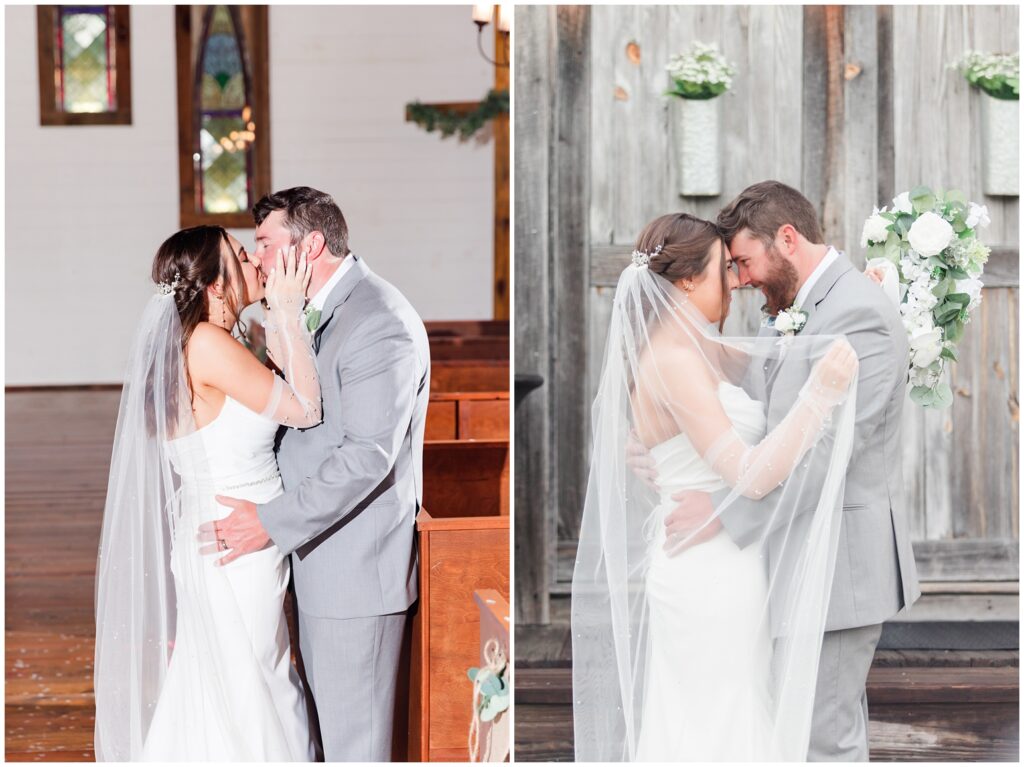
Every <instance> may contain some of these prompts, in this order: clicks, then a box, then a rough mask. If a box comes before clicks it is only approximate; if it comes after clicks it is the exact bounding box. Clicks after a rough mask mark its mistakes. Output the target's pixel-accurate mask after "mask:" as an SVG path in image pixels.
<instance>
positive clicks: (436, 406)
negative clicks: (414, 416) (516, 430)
mask: <svg viewBox="0 0 1024 767" xmlns="http://www.w3.org/2000/svg"><path fill="white" fill-rule="evenodd" d="M508 432H509V398H508V391H492V392H438V393H436V394H431V395H430V404H429V406H428V407H427V429H426V440H427V441H428V442H431V441H436V440H452V439H508Z"/></svg>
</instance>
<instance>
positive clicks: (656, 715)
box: [572, 214, 857, 761]
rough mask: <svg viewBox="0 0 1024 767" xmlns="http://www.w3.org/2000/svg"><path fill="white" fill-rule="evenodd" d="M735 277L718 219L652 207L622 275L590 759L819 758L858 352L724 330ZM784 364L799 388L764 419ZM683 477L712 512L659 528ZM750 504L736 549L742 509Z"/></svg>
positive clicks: (603, 503) (585, 751) (587, 723)
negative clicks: (734, 520)
mask: <svg viewBox="0 0 1024 767" xmlns="http://www.w3.org/2000/svg"><path fill="white" fill-rule="evenodd" d="M737 285H738V280H737V276H736V274H735V273H734V267H733V264H732V259H731V257H730V255H729V252H728V249H727V248H726V246H725V243H724V241H723V239H722V237H721V235H720V234H719V232H718V230H717V229H716V227H715V226H714V224H712V223H710V222H707V221H703V220H701V219H698V218H695V217H693V216H689V215H686V214H679V215H670V216H662V217H661V218H658V219H656V220H654V221H652V222H651V223H650V224H648V225H647V227H646V228H645V229H644V231H643V232H642V233H641V234H640V237H639V239H638V240H637V243H636V250H635V251H634V253H633V263H632V264H631V265H630V266H628V267H626V269H625V270H624V271H623V273H622V275H621V277H620V279H619V282H618V286H617V289H616V293H615V299H614V304H613V310H612V319H611V325H610V330H609V336H608V342H607V350H606V353H605V360H604V367H603V370H602V376H601V382H600V387H599V390H598V394H597V398H596V401H595V404H594V411H593V413H594V416H593V418H594V420H593V434H594V445H593V456H592V462H591V469H590V480H589V484H588V490H587V497H586V502H585V507H584V514H583V520H582V526H581V532H580V543H579V549H578V554H577V560H576V566H575V572H574V575H573V586H572V639H573V702H574V721H575V742H576V758H577V761H621V760H628V761H698V760H699V761H704V760H713V761H754V760H756V761H790V760H802V759H805V758H806V753H807V744H808V738H809V733H810V720H811V707H812V706H813V698H814V688H815V679H816V671H817V661H818V655H819V649H820V644H821V638H822V634H823V632H824V625H825V614H826V608H827V603H828V594H829V587H830V582H831V577H832V567H833V563H834V560H835V551H836V542H837V540H838V530H839V524H838V521H839V514H840V512H841V508H842V497H843V481H844V476H845V473H846V472H845V466H846V463H847V461H848V460H849V454H850V449H851V443H852V433H853V416H854V413H853V410H854V407H853V404H854V402H855V399H856V398H855V396H851V393H852V392H855V389H856V373H857V357H856V355H855V353H854V351H853V349H852V347H850V345H849V344H848V343H847V342H846V341H845V339H841V338H836V337H823V336H817V337H815V336H800V335H796V334H792V333H791V334H788V335H783V336H781V337H780V336H779V335H776V334H774V333H772V334H762V336H761V337H758V338H725V337H723V336H722V335H721V328H722V326H723V324H724V321H725V318H726V316H727V314H728V310H729V306H730V292H731V290H732V289H733V288H735V287H736V286H737ZM780 371H784V374H785V376H786V377H787V381H790V382H792V381H793V380H796V381H797V382H798V386H797V390H798V391H799V395H798V396H797V397H796V398H795V401H793V402H792V403H791V404H788V408H787V411H784V412H785V417H783V418H781V419H779V420H778V421H777V422H778V425H777V426H776V427H775V428H774V429H772V430H771V431H769V432H767V433H766V423H767V417H766V414H767V408H768V407H769V406H770V404H771V403H770V396H771V391H772V383H773V382H774V381H775V380H776V378H777V376H780V375H783V372H780ZM636 440H638V441H639V442H640V443H641V444H642V446H643V447H642V449H644V450H646V451H648V452H649V457H650V459H651V460H653V462H654V467H655V470H656V473H657V476H658V482H659V485H660V486H659V487H658V488H656V489H655V488H651V487H648V486H646V485H645V484H644V482H642V481H641V477H640V476H639V475H640V472H635V471H633V470H632V469H631V468H630V465H629V462H628V457H627V456H628V453H629V452H630V448H631V444H632V443H633V442H634V441H636ZM682 490H696V491H701V492H705V493H709V494H711V495H712V497H713V499H714V500H715V502H716V506H715V514H714V516H713V517H712V518H711V519H710V520H709V521H708V522H707V523H705V524H704V525H703V526H702V527H701V528H700V529H699V530H695V531H693V532H692V533H690V534H689V535H688V537H686V538H685V539H682V540H670V539H666V534H665V525H664V518H665V516H666V515H667V514H668V513H669V512H670V511H671V510H672V509H673V508H674V507H675V505H676V503H675V502H674V501H673V500H672V495H673V494H675V493H678V492H679V491H682ZM741 498H746V499H754V500H755V501H756V503H755V504H750V503H749V502H745V503H735V501H737V499H741ZM751 508H753V509H756V514H757V516H758V520H759V530H760V531H761V532H760V534H759V540H758V541H756V542H755V543H753V544H750V545H748V546H746V547H745V548H741V547H740V546H738V545H737V544H736V543H735V542H734V541H733V540H732V538H730V536H729V533H728V528H729V524H728V521H729V516H730V514H750V513H751V511H750V510H751ZM723 523H724V524H723ZM769 542H771V543H772V545H771V546H770V547H769Z"/></svg>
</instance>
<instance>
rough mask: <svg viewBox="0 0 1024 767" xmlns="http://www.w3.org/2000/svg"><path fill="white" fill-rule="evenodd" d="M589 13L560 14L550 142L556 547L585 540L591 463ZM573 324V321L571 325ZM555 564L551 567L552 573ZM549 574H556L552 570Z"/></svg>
mask: <svg viewBox="0 0 1024 767" xmlns="http://www.w3.org/2000/svg"><path fill="white" fill-rule="evenodd" d="M590 13H591V11H590V7H589V6H559V7H558V8H557V10H556V11H555V23H556V30H557V31H556V48H555V76H556V82H557V83H558V87H557V88H556V89H555V104H554V128H555V136H554V140H553V142H552V149H551V152H552V165H551V168H552V172H553V177H552V180H553V184H552V195H551V198H550V203H551V205H552V208H553V209H552V213H551V216H550V220H551V222H552V224H553V229H552V233H551V234H552V261H551V272H552V288H553V294H552V300H553V302H554V306H557V307H558V313H559V316H560V318H561V321H558V322H554V323H552V325H551V333H552V337H551V349H552V350H553V352H554V361H553V364H552V365H551V385H552V391H551V410H550V418H551V423H552V430H553V433H552V437H553V440H552V445H551V456H552V458H553V464H554V465H553V472H554V473H553V476H552V480H553V483H554V497H553V503H554V509H555V510H556V514H557V537H556V540H557V539H564V538H570V539H574V538H577V537H579V520H580V515H581V513H582V509H583V496H584V492H585V489H586V478H587V468H588V465H589V460H588V458H587V456H586V455H585V454H584V453H583V452H582V451H581V450H580V449H579V448H580V445H583V444H585V443H586V440H587V434H588V432H589V429H588V417H587V414H588V412H589V410H590V408H589V405H588V402H587V397H586V391H587V386H586V378H585V377H584V376H582V375H580V373H581V371H583V370H585V369H586V364H587V360H586V354H587V343H586V342H587V335H586V329H587V326H588V324H589V322H588V319H587V317H588V312H587V295H588V292H589V291H588V285H589V275H590V263H589V245H588V235H589V229H590V224H589V208H590V193H589V190H590V141H589V133H590V131H589V128H590V124H589V122H588V121H587V120H581V119H580V115H585V114H587V113H588V112H589V111H590ZM569 318H571V321H566V320H568V319H569ZM553 565H554V560H552V567H553ZM551 572H554V570H552V571H551Z"/></svg>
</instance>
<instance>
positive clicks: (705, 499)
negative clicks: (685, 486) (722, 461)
mask: <svg viewBox="0 0 1024 767" xmlns="http://www.w3.org/2000/svg"><path fill="white" fill-rule="evenodd" d="M672 500H673V501H676V502H678V504H679V505H678V506H676V507H675V508H674V509H673V510H672V511H671V512H669V515H668V516H667V517H665V546H664V548H665V551H666V552H668V554H669V556H672V557H674V556H676V555H677V554H680V553H682V552H683V551H686V550H687V549H688V548H690V547H692V546H697V545H698V544H701V543H704V542H705V541H707V540H709V539H711V538H714V537H715V536H716V535H717V534H718V531H719V530H721V529H722V523H721V522H720V521H719V519H718V517H715V518H714V519H712V517H714V514H715V507H714V505H713V504H712V503H711V496H710V495H708V494H707V493H698V492H695V491H692V490H682V491H680V492H678V493H676V494H675V495H673V496H672ZM709 520H710V521H709Z"/></svg>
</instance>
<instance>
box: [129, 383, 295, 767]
mask: <svg viewBox="0 0 1024 767" xmlns="http://www.w3.org/2000/svg"><path fill="white" fill-rule="evenodd" d="M278 428H279V426H278V423H276V422H275V421H273V420H271V419H270V418H267V417H264V416H262V415H259V414H257V413H255V412H253V411H251V410H248V409H247V408H246V407H244V406H243V405H241V404H240V403H239V402H237V401H235V400H233V399H231V398H230V397H227V398H225V401H224V407H223V409H222V410H221V412H220V413H219V414H218V415H217V417H216V418H215V419H214V420H213V421H212V422H210V423H209V424H208V425H206V426H205V427H203V428H201V429H198V430H196V431H195V432H193V433H192V434H190V435H188V436H186V437H182V438H179V439H176V440H173V441H171V443H170V447H171V450H170V455H171V460H172V462H173V463H174V467H175V469H176V471H177V472H178V474H179V475H180V477H181V487H180V491H179V492H180V494H181V495H180V501H181V518H180V519H181V521H180V523H178V524H177V526H176V529H175V530H174V531H173V547H172V554H171V572H172V573H173V575H174V586H175V594H176V598H177V618H176V620H177V625H176V632H175V635H174V636H175V640H174V647H173V649H172V650H171V656H170V664H169V666H168V667H167V671H166V677H165V679H164V682H163V686H162V688H161V689H160V694H159V698H158V699H157V703H156V707H155V711H154V714H153V719H152V723H151V725H150V727H149V730H148V734H147V736H146V740H145V746H144V749H143V758H144V759H146V760H159V761H209V762H221V761H276V762H282V761H283V762H294V761H312V759H313V756H314V753H313V746H312V742H311V739H310V733H309V724H308V719H307V714H306V705H305V699H304V697H303V691H302V685H301V682H300V680H299V677H298V674H297V672H296V671H295V668H294V667H293V666H292V662H291V650H290V646H289V639H288V628H287V623H286V622H285V616H284V610H283V601H284V596H285V590H286V588H287V585H288V579H289V573H290V567H289V562H288V560H287V559H286V558H285V557H284V556H283V555H282V554H281V552H280V551H279V550H278V548H277V547H276V546H274V545H273V544H271V545H270V546H268V547H267V548H265V549H263V550H261V551H258V552H255V553H252V554H248V555H246V556H243V557H240V558H238V559H237V560H235V561H234V562H232V563H230V564H228V565H225V566H222V567H218V566H216V565H215V562H216V561H217V559H219V558H220V557H221V556H223V555H222V554H216V555H214V554H208V555H202V554H200V553H199V547H200V543H199V542H198V541H197V538H196V536H197V533H198V528H199V525H200V523H202V522H208V521H211V520H212V519H218V518H222V517H224V516H227V514H228V512H229V511H230V509H228V508H226V507H224V506H220V505H219V504H217V503H215V502H212V497H213V496H214V495H218V494H219V495H225V496H230V497H233V498H240V499H244V500H249V501H253V502H255V503H263V502H266V501H269V500H270V499H272V498H274V497H276V496H278V495H280V494H281V493H282V492H283V490H282V486H281V477H280V475H279V474H278V469H277V460H276V458H275V456H274V438H275V435H276V434H277V431H278ZM186 574H187V577H183V576H185V575H186Z"/></svg>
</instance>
